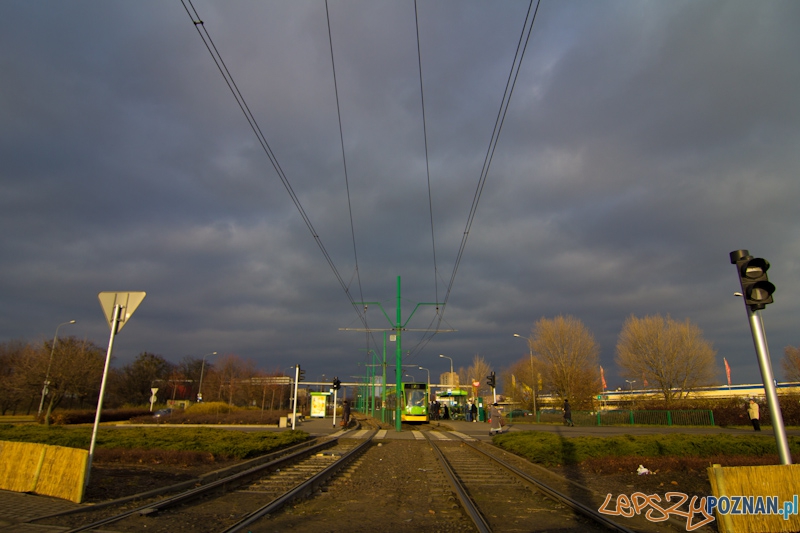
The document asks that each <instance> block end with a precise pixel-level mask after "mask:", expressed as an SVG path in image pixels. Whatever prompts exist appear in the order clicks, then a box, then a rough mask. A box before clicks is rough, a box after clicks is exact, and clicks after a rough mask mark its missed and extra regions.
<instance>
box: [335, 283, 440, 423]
mask: <svg viewBox="0 0 800 533" xmlns="http://www.w3.org/2000/svg"><path fill="white" fill-rule="evenodd" d="M356 303H357V304H359V305H363V306H364V309H365V310H366V308H367V307H368V306H370V305H376V306H378V308H379V309H380V310H381V312H382V313H383V316H384V317H386V320H387V321H388V322H389V324H390V325H391V326H392V327H391V328H389V331H394V332H395V333H394V334H395V342H396V345H395V398H396V401H395V421H394V422H395V430H397V431H401V430H402V426H401V420H400V415H401V414H402V408H403V407H402V405H401V400H402V393H403V390H402V381H403V348H402V343H401V341H402V332H403V331H426V332H430V330H428V329H423V330H409V329H408V328H406V326H407V325H408V323H409V322H410V321H411V318H412V317H413V316H414V313H416V312H417V309H419V308H420V306H423V305H435V306H436V307H437V310H438V308H439V305H440V304H439V303H438V302H433V303H418V304H417V305H416V307H414V310H413V311H412V312H411V314H410V315H408V318H407V319H406V321H405V322H403V317H402V300H401V283H400V276H397V314H396V320H394V321H392V319H391V318H389V315H388V314H386V311H385V310H384V309H383V306H382V305H381V303H380V302H356ZM339 329H340V330H342V331H376V330H373V329H353V328H339ZM445 331H447V332H451V331H456V330H454V329H445V330H443V329H437V330H436V331H435V332H434V333H442V332H445ZM384 350H385V348H384ZM385 376H386V371H385V366H384V378H385ZM385 386H386V385H385V380H384V387H385Z"/></svg>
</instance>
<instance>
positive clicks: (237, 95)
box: [180, 0, 366, 327]
mask: <svg viewBox="0 0 800 533" xmlns="http://www.w3.org/2000/svg"><path fill="white" fill-rule="evenodd" d="M180 1H181V4H182V5H183V8H184V9H185V10H186V14H187V15H188V16H189V18H190V19H191V20H192V23H193V24H194V26H195V29H196V30H197V33H198V35H199V36H200V38H201V39H202V41H203V44H204V45H205V47H206V49H207V50H208V52H209V54H211V58H212V59H213V61H214V64H215V65H216V66H217V69H218V70H219V72H220V74H221V75H222V77H223V79H224V80H225V83H226V85H227V86H228V89H229V90H230V91H231V94H232V95H233V97H234V99H235V100H236V103H237V105H238V106H239V109H240V110H241V111H242V113H243V114H244V116H245V119H246V120H247V123H248V124H249V125H250V129H251V130H252V131H253V133H254V134H255V135H256V138H257V139H258V142H259V144H260V145H261V148H262V150H263V151H264V153H265V154H266V155H267V158H268V159H269V161H270V163H271V164H272V167H273V168H274V169H275V172H276V173H277V174H278V177H279V178H280V180H281V183H282V184H283V186H284V188H285V189H286V192H288V193H289V197H290V198H291V199H292V202H293V203H294V205H295V207H296V208H297V210H298V212H299V213H300V216H301V217H302V218H303V221H304V222H305V224H306V227H307V228H308V230H309V232H311V236H312V237H313V238H314V241H315V242H316V243H317V247H318V248H319V249H320V251H321V252H322V255H323V256H324V257H325V260H326V262H327V263H328V266H329V267H330V269H331V271H332V272H333V274H334V276H335V277H336V279H337V281H338V282H339V285H340V286H341V287H342V290H344V292H345V295H346V296H347V298H348V299H349V300H350V303H351V305H352V306H353V309H354V310H355V311H356V313H357V314H358V315H359V317H360V318H361V320H362V322H364V321H365V317H364V316H363V315H362V313H361V310H360V309H359V306H358V304H357V303H356V301H355V300H354V299H353V295H352V294H351V293H350V288H349V287H348V286H347V284H345V282H344V279H343V278H342V276H341V275H340V274H339V271H338V269H337V268H336V265H335V264H334V262H333V258H332V257H331V256H330V254H329V253H328V251H327V249H326V248H325V245H324V244H323V243H322V239H321V238H320V236H319V234H318V233H317V231H316V230H315V229H314V225H313V224H312V223H311V219H310V218H309V217H308V214H307V213H306V211H305V209H304V208H303V205H302V203H301V202H300V198H299V197H298V196H297V194H296V193H295V192H294V189H293V188H292V185H291V183H289V179H288V178H287V176H286V174H285V173H284V171H283V168H281V166H280V164H279V162H278V160H277V158H276V156H275V154H274V153H273V152H272V148H270V146H269V143H268V142H267V139H266V137H265V136H264V134H263V133H262V131H261V128H260V127H259V125H258V122H257V121H256V119H255V116H254V115H253V113H252V112H251V110H250V107H249V106H248V105H247V102H246V101H245V98H244V96H243V95H242V93H241V91H240V90H239V87H238V86H237V85H236V82H235V81H234V79H233V76H232V74H231V73H230V71H229V70H228V67H227V65H226V64H225V61H224V60H223V58H222V55H221V54H220V52H219V50H218V49H217V47H216V45H215V44H214V41H213V39H212V38H211V35H210V34H209V32H208V30H207V29H206V27H205V24H204V23H203V20H202V18H200V15H199V13H198V12H197V9H195V7H194V5H193V4H192V0H180ZM187 3H188V6H187ZM189 7H191V11H190V9H189ZM365 327H366V324H365Z"/></svg>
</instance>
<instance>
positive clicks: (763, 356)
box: [730, 250, 792, 465]
mask: <svg viewBox="0 0 800 533" xmlns="http://www.w3.org/2000/svg"><path fill="white" fill-rule="evenodd" d="M730 259H731V264H732V265H736V269H737V271H738V274H739V284H740V285H741V287H742V292H741V296H742V300H743V301H744V307H745V309H747V319H748V321H749V322H750V331H751V332H752V334H753V344H754V345H755V348H756V354H757V355H758V366H759V368H760V369H761V379H762V381H763V382H764V395H765V397H766V400H767V406H768V407H769V414H770V417H771V418H772V428H773V431H774V432H775V442H776V443H777V445H778V456H779V457H780V460H781V464H783V465H790V464H792V455H791V453H790V452H789V441H788V440H787V438H786V428H784V426H783V414H782V413H781V405H780V403H778V393H777V391H776V390H775V389H776V386H775V376H774V375H773V373H772V363H771V362H770V358H769V348H768V347H767V336H766V334H765V333H764V322H763V321H762V320H761V313H760V310H761V309H764V307H765V306H767V305H768V304H771V303H772V301H773V298H772V293H774V292H775V285H773V284H772V283H770V281H769V277H768V276H767V270H769V261H767V260H766V259H764V258H761V257H753V256H752V255H750V252H749V251H748V250H734V251H732V252H731V253H730ZM737 294H738V293H737Z"/></svg>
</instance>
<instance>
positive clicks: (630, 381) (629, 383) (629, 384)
mask: <svg viewBox="0 0 800 533" xmlns="http://www.w3.org/2000/svg"><path fill="white" fill-rule="evenodd" d="M625 382H626V383H627V384H628V386H629V387H630V391H631V408H633V384H634V383H636V380H635V379H633V380H631V379H626V380H625ZM632 416H633V415H631V417H632Z"/></svg>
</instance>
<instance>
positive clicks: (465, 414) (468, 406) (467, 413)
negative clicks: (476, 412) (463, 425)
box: [464, 400, 472, 422]
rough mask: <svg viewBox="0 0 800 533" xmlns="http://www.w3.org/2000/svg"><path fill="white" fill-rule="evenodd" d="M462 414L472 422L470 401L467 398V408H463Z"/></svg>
mask: <svg viewBox="0 0 800 533" xmlns="http://www.w3.org/2000/svg"><path fill="white" fill-rule="evenodd" d="M464 416H465V419H466V421H467V422H472V402H471V401H469V400H467V408H466V409H464Z"/></svg>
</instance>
